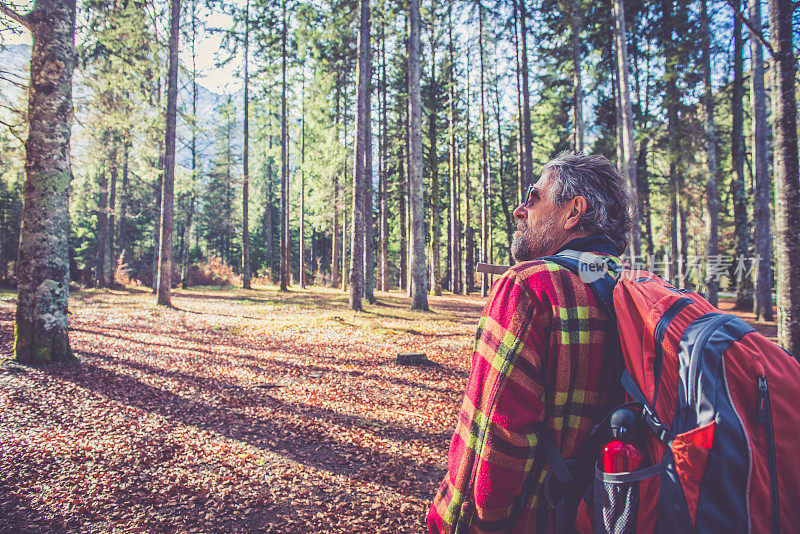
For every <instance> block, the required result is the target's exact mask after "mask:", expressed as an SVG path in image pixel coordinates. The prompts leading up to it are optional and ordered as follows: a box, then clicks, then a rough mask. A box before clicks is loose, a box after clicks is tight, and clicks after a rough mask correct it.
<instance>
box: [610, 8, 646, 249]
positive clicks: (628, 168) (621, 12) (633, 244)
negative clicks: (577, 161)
mask: <svg viewBox="0 0 800 534" xmlns="http://www.w3.org/2000/svg"><path fill="white" fill-rule="evenodd" d="M612 10H613V12H614V13H613V15H614V44H615V46H614V48H615V50H616V61H615V65H616V70H617V85H618V88H619V104H620V107H619V110H618V113H621V116H620V121H619V124H620V125H621V126H622V133H621V136H620V138H621V139H622V162H620V165H619V168H620V169H621V170H622V173H623V176H625V178H626V179H627V182H628V190H629V191H630V194H631V195H632V196H633V200H634V201H633V202H632V204H631V206H632V209H631V210H630V211H631V219H632V222H633V228H632V229H631V240H630V243H629V251H630V254H631V256H632V257H635V256H638V255H639V254H640V253H641V235H640V231H639V210H638V209H637V208H638V205H639V203H638V201H637V200H636V194H637V183H636V145H635V143H634V135H633V106H632V105H631V90H630V80H629V70H630V69H629V66H628V43H627V39H626V32H625V8H624V6H623V4H622V0H613V2H612Z"/></svg>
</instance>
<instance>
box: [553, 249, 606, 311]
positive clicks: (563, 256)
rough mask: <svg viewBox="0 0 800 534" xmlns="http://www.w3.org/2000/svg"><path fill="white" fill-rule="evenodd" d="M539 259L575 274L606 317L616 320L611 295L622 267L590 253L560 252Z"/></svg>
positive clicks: (604, 257)
mask: <svg viewBox="0 0 800 534" xmlns="http://www.w3.org/2000/svg"><path fill="white" fill-rule="evenodd" d="M541 259H542V260H545V261H551V262H553V263H556V264H558V265H560V266H562V267H564V268H565V269H568V270H570V271H572V272H573V273H575V274H577V275H578V276H579V277H580V279H581V280H582V281H583V282H584V283H586V285H588V286H589V288H590V289H591V290H592V293H594V296H595V298H597V300H598V301H599V302H600V303H601V304H602V306H603V309H604V310H605V311H606V313H607V314H608V316H609V317H612V318H616V314H615V313H614V299H613V294H614V286H615V285H616V284H617V278H619V275H620V273H621V272H622V266H621V265H619V264H618V263H617V262H616V261H615V260H614V259H613V258H610V257H608V256H602V255H600V254H594V253H592V252H578V251H577V250H562V251H561V252H559V253H558V254H555V255H553V256H545V257H544V258H541Z"/></svg>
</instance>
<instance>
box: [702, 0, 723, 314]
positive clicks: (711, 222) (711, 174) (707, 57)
mask: <svg viewBox="0 0 800 534" xmlns="http://www.w3.org/2000/svg"><path fill="white" fill-rule="evenodd" d="M707 4H708V0H700V26H701V32H702V33H701V39H702V41H703V42H702V44H701V48H702V54H703V85H704V86H705V95H704V100H705V103H704V107H705V112H706V121H705V127H706V166H707V172H708V177H707V179H706V180H707V181H706V258H707V261H708V262H709V263H711V262H714V261H715V260H716V258H717V255H718V254H719V243H718V237H717V219H718V218H719V208H718V206H717V203H718V201H717V196H718V194H717V136H716V132H715V131H714V130H715V126H714V93H713V87H712V86H711V30H710V28H709V20H708V6H707ZM706 288H707V292H708V294H707V296H706V298H707V299H708V301H709V302H710V303H711V304H712V305H714V306H716V305H717V300H718V299H717V293H718V290H719V281H718V280H717V279H716V277H710V276H708V275H706Z"/></svg>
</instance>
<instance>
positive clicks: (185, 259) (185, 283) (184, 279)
mask: <svg viewBox="0 0 800 534" xmlns="http://www.w3.org/2000/svg"><path fill="white" fill-rule="evenodd" d="M196 39H197V0H192V141H191V145H190V150H191V153H192V192H191V193H190V194H189V205H188V206H187V213H186V227H185V228H184V230H183V233H184V236H183V251H182V252H181V260H182V265H181V286H182V287H183V288H186V287H189V241H190V238H191V235H192V219H193V218H194V201H195V195H196V194H197V193H196V192H197V47H196V46H195V45H196V42H195V41H196Z"/></svg>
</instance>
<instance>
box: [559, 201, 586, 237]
mask: <svg viewBox="0 0 800 534" xmlns="http://www.w3.org/2000/svg"><path fill="white" fill-rule="evenodd" d="M570 204H571V206H570V210H569V213H568V214H567V220H566V221H564V230H572V229H573V228H575V227H576V226H578V223H579V222H580V220H581V215H583V214H584V213H586V209H587V208H588V204H587V202H586V199H585V198H583V197H582V196H577V197H575V198H573V199H572V200H571V201H570Z"/></svg>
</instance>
